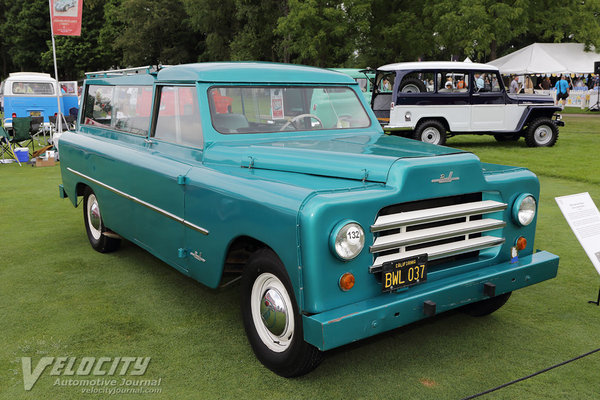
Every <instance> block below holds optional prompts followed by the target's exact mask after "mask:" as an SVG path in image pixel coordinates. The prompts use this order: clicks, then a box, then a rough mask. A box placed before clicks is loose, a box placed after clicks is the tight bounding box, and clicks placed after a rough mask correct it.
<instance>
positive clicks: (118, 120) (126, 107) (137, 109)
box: [113, 86, 152, 136]
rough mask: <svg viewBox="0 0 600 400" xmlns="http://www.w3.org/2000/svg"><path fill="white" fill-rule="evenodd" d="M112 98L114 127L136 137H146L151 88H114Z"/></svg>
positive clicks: (148, 123) (148, 124)
mask: <svg viewBox="0 0 600 400" xmlns="http://www.w3.org/2000/svg"><path fill="white" fill-rule="evenodd" d="M114 96H115V97H114V106H113V109H114V114H115V116H114V124H115V125H114V127H115V128H116V129H118V130H120V131H125V132H130V133H134V134H136V135H143V136H145V135H147V134H148V127H149V126H150V108H151V104H152V101H151V100H152V87H150V86H116V87H115V93H114Z"/></svg>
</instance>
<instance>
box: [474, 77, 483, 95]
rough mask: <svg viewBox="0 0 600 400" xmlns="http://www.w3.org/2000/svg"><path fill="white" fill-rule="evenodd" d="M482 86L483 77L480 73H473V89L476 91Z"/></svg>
mask: <svg viewBox="0 0 600 400" xmlns="http://www.w3.org/2000/svg"><path fill="white" fill-rule="evenodd" d="M483 86H484V82H483V79H482V78H481V75H480V74H479V73H475V89H476V90H477V91H480V90H481V89H483Z"/></svg>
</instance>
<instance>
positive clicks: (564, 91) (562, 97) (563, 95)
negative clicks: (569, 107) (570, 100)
mask: <svg viewBox="0 0 600 400" xmlns="http://www.w3.org/2000/svg"><path fill="white" fill-rule="evenodd" d="M555 89H556V104H557V105H558V103H559V102H560V106H561V108H563V109H564V108H565V103H566V101H567V97H569V92H570V89H569V82H567V77H566V76H565V74H562V75H561V76H560V80H559V81H557V82H556V86H555Z"/></svg>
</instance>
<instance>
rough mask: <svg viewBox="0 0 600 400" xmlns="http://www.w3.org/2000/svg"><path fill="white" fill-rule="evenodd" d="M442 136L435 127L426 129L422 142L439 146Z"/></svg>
mask: <svg viewBox="0 0 600 400" xmlns="http://www.w3.org/2000/svg"><path fill="white" fill-rule="evenodd" d="M440 139H441V135H440V131H438V130H437V129H436V128H434V127H429V128H425V130H424V131H423V134H422V135H421V140H422V141H423V142H426V143H432V144H438V143H439V142H440Z"/></svg>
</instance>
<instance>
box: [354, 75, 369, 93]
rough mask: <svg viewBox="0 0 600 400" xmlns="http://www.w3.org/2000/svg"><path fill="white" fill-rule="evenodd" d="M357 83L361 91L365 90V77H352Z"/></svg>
mask: <svg viewBox="0 0 600 400" xmlns="http://www.w3.org/2000/svg"><path fill="white" fill-rule="evenodd" d="M354 80H355V81H356V82H357V83H358V87H360V90H361V91H362V92H366V91H367V79H366V78H355V79H354Z"/></svg>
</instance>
